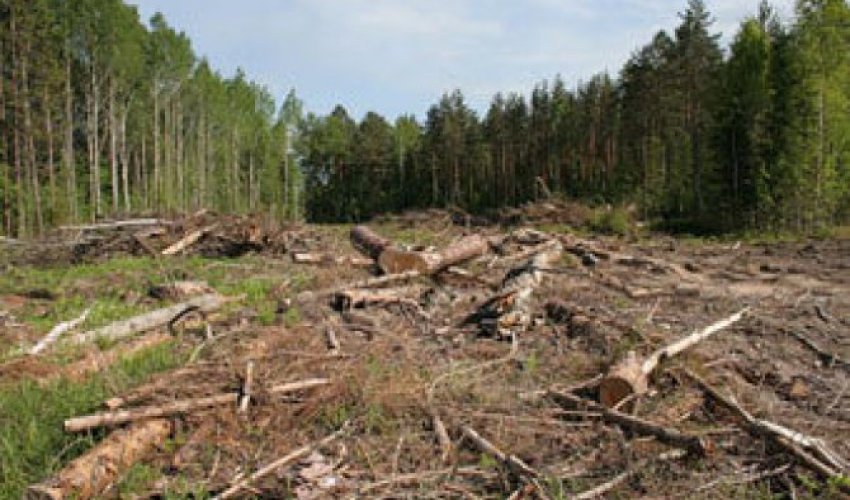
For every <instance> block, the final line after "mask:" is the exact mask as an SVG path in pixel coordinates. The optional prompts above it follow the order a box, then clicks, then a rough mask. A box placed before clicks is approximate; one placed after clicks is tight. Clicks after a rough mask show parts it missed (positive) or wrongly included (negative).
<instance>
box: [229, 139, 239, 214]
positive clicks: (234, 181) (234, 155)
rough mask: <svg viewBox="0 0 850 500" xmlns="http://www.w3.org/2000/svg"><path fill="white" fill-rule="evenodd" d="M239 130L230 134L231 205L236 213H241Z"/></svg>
mask: <svg viewBox="0 0 850 500" xmlns="http://www.w3.org/2000/svg"><path fill="white" fill-rule="evenodd" d="M237 134H238V129H236V128H234V129H233V131H232V132H231V134H230V162H231V163H230V193H231V194H230V205H231V209H232V210H233V211H234V212H238V211H239V150H238V146H237V141H236V135H237Z"/></svg>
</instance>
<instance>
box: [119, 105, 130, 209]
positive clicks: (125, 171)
mask: <svg viewBox="0 0 850 500" xmlns="http://www.w3.org/2000/svg"><path fill="white" fill-rule="evenodd" d="M129 108H130V105H129V104H127V103H125V104H124V109H123V110H122V111H121V121H120V127H121V129H120V136H121V185H122V187H123V191H124V193H123V194H124V212H125V213H128V214H129V213H130V211H131V210H132V206H131V200H130V154H129V151H128V150H127V114H128V113H129V112H130V109H129Z"/></svg>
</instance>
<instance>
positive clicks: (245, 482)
mask: <svg viewBox="0 0 850 500" xmlns="http://www.w3.org/2000/svg"><path fill="white" fill-rule="evenodd" d="M347 430H348V422H346V423H345V424H343V426H342V428H341V429H339V430H338V431H336V432H334V433H333V434H331V435H329V436H326V437H325V438H323V439H321V440H319V441H316V442H315V443H312V444H308V445H306V446H302V447H301V448H298V449H297V450H295V451H293V452H292V453H290V454H288V455H286V456H285V457H282V458H279V459H277V460H275V461H274V462H272V463H270V464H268V465H266V466H265V467H263V468H262V469H260V470H258V471H256V472H254V473H253V474H251V475H250V476H248V477H246V478H245V479H242V480H240V481H237V482H236V483H235V484H233V485H232V486H231V487H230V488H227V489H226V490H224V491H223V492H221V493H220V494H218V495H216V496H215V497H213V499H214V500H224V499H225V498H231V497H233V496H234V495H236V494H237V493H239V491H241V490H242V489H244V488H247V487H249V486H250V484H251V483H253V482H255V481H257V480H258V479H262V478H263V477H265V476H268V475H269V474H271V473H272V472H274V471H275V470H277V469H279V468H281V467H283V466H285V465H289V464H291V463H292V462H294V461H296V460H298V459H300V458H301V457H304V456H306V455H308V454H309V453H310V452H312V451H313V450H315V449H317V448H321V447H322V446H327V445H329V444H330V443H332V442H334V441H336V440H337V439H339V438H340V437H342V436H343V435H344V434H345V433H346V432H347Z"/></svg>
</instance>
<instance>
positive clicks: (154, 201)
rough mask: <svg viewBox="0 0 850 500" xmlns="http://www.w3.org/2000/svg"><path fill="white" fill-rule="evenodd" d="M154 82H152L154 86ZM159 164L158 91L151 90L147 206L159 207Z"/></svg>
mask: <svg viewBox="0 0 850 500" xmlns="http://www.w3.org/2000/svg"><path fill="white" fill-rule="evenodd" d="M155 86H156V82H154V87H155ZM160 175H162V174H161V172H160V165H159V92H157V91H156V90H154V92H153V185H152V186H151V189H150V193H149V196H148V198H149V205H148V208H152V207H156V208H159V184H160Z"/></svg>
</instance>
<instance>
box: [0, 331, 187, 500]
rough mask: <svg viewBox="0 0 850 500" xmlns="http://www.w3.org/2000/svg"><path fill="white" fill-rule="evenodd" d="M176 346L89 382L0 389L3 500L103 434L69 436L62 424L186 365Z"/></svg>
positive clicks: (151, 351) (162, 348) (140, 356)
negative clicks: (155, 377)
mask: <svg viewBox="0 0 850 500" xmlns="http://www.w3.org/2000/svg"><path fill="white" fill-rule="evenodd" d="M182 357H183V356H182V355H181V354H179V353H177V352H176V351H175V349H174V346H173V344H171V343H167V344H164V345H161V346H157V347H153V348H150V349H148V350H146V351H143V352H141V353H139V354H137V355H136V356H132V357H129V358H127V359H125V360H122V361H120V362H119V363H117V364H116V365H114V366H113V367H112V368H110V369H109V370H107V371H105V372H103V373H99V374H96V375H94V376H93V377H92V378H91V379H89V380H87V381H85V382H69V381H67V380H59V381H56V382H53V383H50V384H48V385H46V386H39V385H38V384H37V383H36V382H34V381H32V380H23V381H21V382H19V383H16V384H14V385H11V386H6V387H4V388H2V389H0V498H21V496H22V494H23V492H24V490H25V488H26V487H27V486H28V485H30V484H32V483H35V482H38V481H41V480H43V479H44V478H45V477H47V476H49V475H50V474H52V473H54V472H56V471H57V470H59V469H60V468H61V467H62V466H63V465H64V464H65V463H67V462H68V461H69V460H71V459H73V458H75V457H77V456H79V455H81V454H82V453H84V452H85V451H86V450H88V449H89V448H91V446H92V445H93V444H94V443H96V442H97V441H98V440H99V439H100V438H102V436H103V431H95V432H89V433H82V434H66V433H65V431H64V430H63V428H62V425H63V421H64V420H65V419H67V418H69V417H73V416H78V415H84V414H87V413H91V412H93V411H96V410H97V409H98V408H99V407H100V405H101V404H102V403H103V401H104V400H105V399H107V398H109V397H112V396H115V395H117V394H119V393H121V392H123V391H126V390H127V389H129V388H131V387H134V386H136V385H139V384H140V383H142V382H144V381H145V380H147V379H148V378H149V377H150V375H151V374H154V373H157V372H162V371H166V370H169V369H172V368H174V367H176V366H178V365H180V364H182V362H183V359H182Z"/></svg>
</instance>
